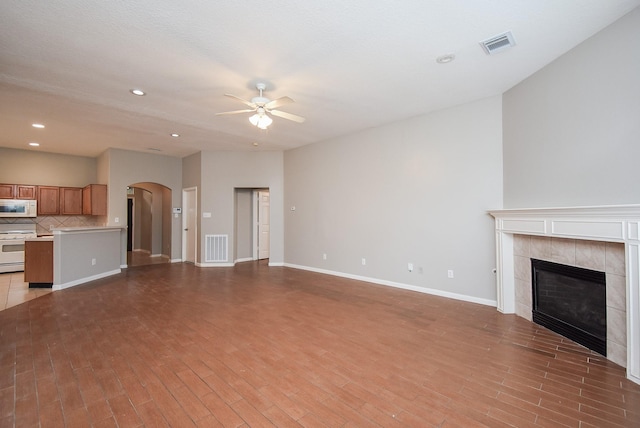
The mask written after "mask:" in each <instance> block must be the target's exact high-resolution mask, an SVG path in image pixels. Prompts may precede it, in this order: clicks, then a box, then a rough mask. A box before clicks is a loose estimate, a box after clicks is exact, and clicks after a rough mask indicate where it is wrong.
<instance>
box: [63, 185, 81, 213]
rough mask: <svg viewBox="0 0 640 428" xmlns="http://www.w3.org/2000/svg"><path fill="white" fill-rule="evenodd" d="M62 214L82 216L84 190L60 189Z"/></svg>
mask: <svg viewBox="0 0 640 428" xmlns="http://www.w3.org/2000/svg"><path fill="white" fill-rule="evenodd" d="M60 214H61V215H82V188H81V187H61V188H60Z"/></svg>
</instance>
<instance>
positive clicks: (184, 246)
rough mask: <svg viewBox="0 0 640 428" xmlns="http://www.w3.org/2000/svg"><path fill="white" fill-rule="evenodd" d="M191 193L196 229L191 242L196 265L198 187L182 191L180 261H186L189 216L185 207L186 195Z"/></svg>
mask: <svg viewBox="0 0 640 428" xmlns="http://www.w3.org/2000/svg"><path fill="white" fill-rule="evenodd" d="M191 192H193V202H194V210H193V211H194V212H193V227H194V228H195V229H196V230H195V232H194V237H195V238H194V240H193V241H194V242H193V246H194V248H193V250H194V253H193V258H194V260H193V263H194V264H197V262H198V187H197V186H196V187H187V188H184V189H182V210H183V211H182V261H183V262H186V261H187V259H186V257H187V244H188V242H187V235H188V234H187V220H188V219H187V217H188V215H189V210H188V208H189V207H188V206H187V194H189V193H191Z"/></svg>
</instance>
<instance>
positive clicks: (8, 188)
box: [0, 184, 16, 199]
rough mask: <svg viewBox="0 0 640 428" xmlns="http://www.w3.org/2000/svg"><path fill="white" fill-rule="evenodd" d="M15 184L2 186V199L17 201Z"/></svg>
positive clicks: (0, 189)
mask: <svg viewBox="0 0 640 428" xmlns="http://www.w3.org/2000/svg"><path fill="white" fill-rule="evenodd" d="M15 193H16V185H15V184H0V199H15Z"/></svg>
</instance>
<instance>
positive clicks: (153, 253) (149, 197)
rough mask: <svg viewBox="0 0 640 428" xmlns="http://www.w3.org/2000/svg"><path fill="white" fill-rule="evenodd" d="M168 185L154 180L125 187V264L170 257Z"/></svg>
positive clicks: (167, 259) (167, 261) (138, 263)
mask: <svg viewBox="0 0 640 428" xmlns="http://www.w3.org/2000/svg"><path fill="white" fill-rule="evenodd" d="M170 255H171V189H169V188H168V187H165V186H163V185H160V184H157V183H147V182H144V183H133V184H131V185H129V186H128V187H127V265H128V266H140V265H148V264H157V263H169V262H170V261H171V257H170Z"/></svg>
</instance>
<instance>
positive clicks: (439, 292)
mask: <svg viewBox="0 0 640 428" xmlns="http://www.w3.org/2000/svg"><path fill="white" fill-rule="evenodd" d="M269 266H271V264H269ZM284 266H286V267H290V268H293V269H301V270H308V271H311V272H317V273H322V274H326V275H333V276H339V277H342V278H348V279H355V280H358V281H364V282H371V283H373V284H378V285H386V286H388V287H394V288H402V289H404V290H410V291H417V292H418V293H424V294H432V295H434V296H440V297H446V298H449V299H455V300H462V301H464V302H470V303H478V304H480V305H485V306H493V307H497V306H498V302H497V301H496V300H489V299H482V298H479V297H473V296H467V295H465V294H457V293H451V292H448V291H442V290H436V289H433V288H425V287H417V286H415V285H409V284H402V283H399V282H393V281H387V280H384V279H377V278H369V277H366V276H360V275H353V274H350V273H343V272H335V271H332V270H326V269H318V268H314V267H310V266H301V265H295V264H291V263H284Z"/></svg>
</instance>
